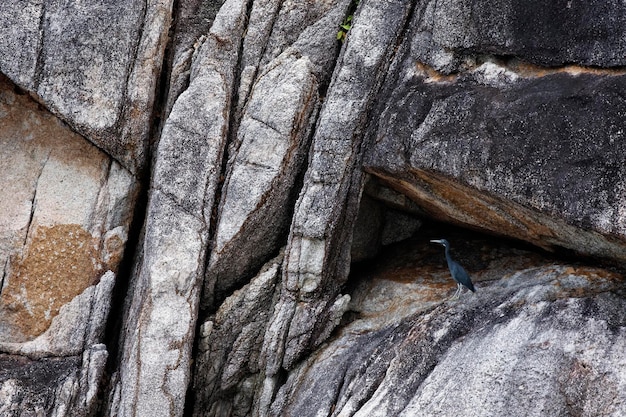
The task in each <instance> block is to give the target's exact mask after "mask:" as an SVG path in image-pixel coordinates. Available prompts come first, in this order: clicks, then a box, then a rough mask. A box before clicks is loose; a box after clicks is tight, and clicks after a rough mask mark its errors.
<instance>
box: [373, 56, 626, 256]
mask: <svg viewBox="0 0 626 417" xmlns="http://www.w3.org/2000/svg"><path fill="white" fill-rule="evenodd" d="M411 62H412V59H411V58H410V57H409V58H407V59H406V61H405V63H404V64H403V65H404V68H407V66H409V65H413V64H411ZM494 67H497V65H495V64H491V65H490V66H488V68H483V70H482V71H478V70H477V71H474V72H470V73H468V74H466V75H464V76H462V77H458V78H454V79H453V80H451V81H442V82H428V81H427V80H426V82H424V81H425V77H426V75H424V74H423V73H417V74H414V76H410V77H405V78H402V79H401V80H398V81H397V82H396V83H392V85H393V87H391V89H393V93H391V95H390V96H389V98H388V101H387V102H388V103H389V106H388V107H386V108H385V111H384V113H383V115H382V116H381V120H380V122H379V123H378V124H377V125H376V127H375V128H374V130H373V131H372V133H371V134H372V135H373V136H374V135H375V136H376V137H377V138H378V140H377V143H376V145H375V146H373V147H372V148H371V149H370V150H369V153H368V156H367V157H366V162H365V168H366V169H367V170H368V171H369V172H372V173H375V174H376V175H378V176H380V177H381V178H383V180H384V181H385V182H386V183H387V184H389V185H390V186H392V187H395V188H396V189H402V190H403V191H404V192H405V193H406V194H407V195H409V196H411V197H412V198H413V199H414V200H415V201H416V202H418V203H420V205H422V206H423V207H424V208H425V209H426V210H427V211H428V212H430V214H431V215H433V216H435V217H438V218H441V219H452V220H453V221H455V222H458V223H460V224H466V225H471V226H472V227H478V228H482V229H486V230H491V231H497V232H498V233H501V234H507V235H509V236H512V237H516V238H522V239H525V240H528V241H530V242H532V243H534V244H536V245H538V246H542V247H545V248H551V247H555V246H562V247H566V248H569V249H573V250H576V251H578V252H580V253H583V254H587V255H594V256H603V257H608V258H614V259H620V260H623V259H624V250H623V243H620V241H621V242H623V241H624V239H625V238H626V217H625V216H624V213H622V211H621V210H620V209H619V207H620V205H621V204H620V203H619V201H623V200H624V198H625V197H626V195H625V194H624V190H625V189H626V182H625V179H626V176H625V172H624V169H623V167H624V166H625V165H624V162H625V160H624V158H623V155H624V149H622V146H623V143H624V141H622V140H620V137H621V136H622V135H623V133H624V132H623V131H622V129H621V127H620V126H621V114H622V113H623V112H624V111H626V110H625V109H626V102H625V101H624V100H623V97H621V96H620V95H619V94H617V93H616V92H617V91H619V90H620V89H621V88H622V84H623V83H624V80H625V78H624V77H623V75H621V74H615V75H606V76H601V77H598V76H595V75H592V74H585V73H582V74H578V75H572V74H568V73H554V74H547V75H545V76H540V77H538V76H534V77H527V76H523V74H519V73H515V72H514V71H513V70H512V69H509V68H500V69H501V71H497V68H494ZM410 71H411V70H410V69H407V70H406V72H405V73H406V74H408V73H409V72H410ZM503 72H508V73H511V72H512V73H513V76H505V78H502V74H503ZM485 77H486V78H487V79H488V80H490V81H493V80H494V77H495V84H494V83H491V82H489V83H486V82H485V79H486V78H485ZM416 83H417V84H416ZM418 84H419V85H420V88H419V90H418V89H416V86H417V85H418ZM450 179H454V180H453V181H451V180H450Z"/></svg>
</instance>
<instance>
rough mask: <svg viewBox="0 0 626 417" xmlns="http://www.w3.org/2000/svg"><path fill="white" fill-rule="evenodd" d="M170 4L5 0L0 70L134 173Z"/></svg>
mask: <svg viewBox="0 0 626 417" xmlns="http://www.w3.org/2000/svg"><path fill="white" fill-rule="evenodd" d="M171 7H172V0H152V1H150V2H139V1H136V0H125V1H122V2H116V3H110V4H102V3H101V2H99V1H87V2H80V3H68V2H63V1H57V0H46V1H35V0H32V1H31V0H29V1H27V2H15V1H10V2H8V3H6V4H4V7H3V9H2V12H0V38H2V41H0V71H1V72H2V73H4V74H6V75H7V76H8V77H9V78H11V80H13V81H14V82H15V83H16V84H18V85H19V86H20V87H22V88H24V89H26V90H28V91H30V92H32V93H34V94H35V95H36V96H37V97H38V98H39V99H40V100H41V102H42V103H44V104H45V105H46V106H47V107H48V108H49V109H50V110H52V111H53V112H54V113H55V114H56V115H57V116H59V117H60V118H61V119H63V120H65V121H66V122H68V123H69V124H70V125H71V126H72V127H73V128H74V129H76V130H77V131H79V132H80V133H81V134H83V135H85V136H87V137H88V138H89V139H90V140H91V141H93V142H94V143H95V144H96V145H97V146H99V147H101V148H102V149H104V150H106V151H107V152H108V153H109V154H110V155H112V156H113V157H114V158H116V159H117V160H118V161H120V162H121V163H122V164H123V165H124V166H125V167H126V168H127V169H129V170H131V171H132V172H137V171H139V170H141V169H142V168H143V166H144V164H145V162H146V157H147V154H146V151H147V147H148V141H149V133H150V118H151V115H152V106H153V103H154V96H155V88H156V82H157V80H158V74H159V71H160V69H161V63H162V58H163V52H164V49H165V42H166V39H167V29H168V28H169V25H170V19H171ZM16 57H18V58H16Z"/></svg>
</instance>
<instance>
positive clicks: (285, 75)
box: [204, 53, 318, 303]
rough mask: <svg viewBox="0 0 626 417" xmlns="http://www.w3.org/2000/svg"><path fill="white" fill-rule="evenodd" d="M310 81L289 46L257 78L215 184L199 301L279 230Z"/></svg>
mask: <svg viewBox="0 0 626 417" xmlns="http://www.w3.org/2000/svg"><path fill="white" fill-rule="evenodd" d="M317 89H318V84H317V80H316V78H315V76H314V75H313V70H312V68H311V63H310V61H309V60H308V58H307V57H302V58H298V57H297V56H295V54H289V53H285V54H283V55H281V56H280V57H279V58H277V59H276V60H275V61H273V65H272V67H271V68H268V69H267V70H266V72H265V73H264V74H263V75H261V76H260V77H259V79H258V80H257V82H256V84H255V87H254V91H253V93H252V96H251V98H250V100H249V101H248V103H247V105H246V109H245V112H244V115H243V118H242V120H241V123H240V125H239V129H238V131H237V136H238V139H237V140H238V142H239V143H240V144H239V146H238V147H237V149H236V151H235V152H236V153H235V154H234V155H232V157H231V160H230V170H229V172H228V175H227V177H226V179H225V182H224V185H223V188H222V201H221V204H220V208H219V214H218V215H219V218H218V221H217V229H216V235H215V236H216V238H215V244H214V246H213V250H212V252H211V259H210V261H209V265H208V269H207V273H206V275H207V276H206V279H205V290H204V297H207V298H208V299H207V300H206V301H205V302H207V303H210V301H211V300H210V299H211V298H212V297H213V296H214V294H215V293H217V296H218V298H219V295H220V294H223V293H224V292H228V290H230V289H232V288H233V287H234V286H235V285H237V284H238V283H239V282H240V281H241V280H242V279H245V278H246V277H248V276H250V274H251V273H253V272H254V271H255V270H257V269H258V268H259V266H260V265H259V264H260V263H262V262H264V261H265V259H266V258H267V257H268V256H271V255H272V254H273V253H275V251H276V248H277V247H278V246H279V243H280V240H281V239H283V238H284V236H285V234H286V232H287V228H288V227H289V224H290V222H291V217H290V214H291V211H292V204H293V200H294V198H295V196H294V195H293V192H292V189H293V187H294V186H295V183H296V179H297V177H298V176H299V175H300V174H301V171H302V167H303V163H304V161H305V156H306V152H307V151H308V146H309V140H310V133H311V127H312V123H313V121H314V120H315V116H316V114H317V113H316V110H317V106H318V95H317Z"/></svg>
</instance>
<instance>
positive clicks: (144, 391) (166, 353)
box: [108, 0, 247, 416]
mask: <svg viewBox="0 0 626 417" xmlns="http://www.w3.org/2000/svg"><path fill="white" fill-rule="evenodd" d="M246 8H247V5H246V2H244V1H240V0H228V1H227V2H226V4H225V6H224V7H223V8H222V9H221V10H220V13H218V15H217V16H216V18H215V21H214V23H213V26H212V28H211V31H210V33H209V35H208V37H207V38H206V40H205V41H204V43H203V45H202V46H201V47H200V49H199V50H198V53H197V56H196V57H195V60H194V63H193V65H192V68H191V79H190V85H189V88H188V89H187V90H185V92H184V93H182V94H181V95H180V97H179V98H178V100H177V101H176V104H175V105H174V107H173V109H172V112H171V113H170V116H169V118H168V120H167V122H166V124H165V126H164V128H163V134H162V137H161V140H160V142H159V145H158V148H157V158H156V162H155V167H154V171H153V178H152V189H151V195H150V200H149V202H148V212H147V217H146V223H145V226H144V228H145V232H144V233H145V239H144V242H143V247H142V248H141V253H140V255H139V258H140V259H139V264H138V267H137V271H136V274H135V276H134V281H133V283H132V288H133V293H132V295H131V297H130V300H129V302H128V306H127V312H126V314H127V319H126V320H127V325H126V326H125V333H124V335H123V339H122V342H121V343H122V358H121V362H120V369H119V373H118V375H117V376H116V379H115V388H114V389H113V391H112V393H111V399H110V402H111V405H110V409H109V410H108V413H109V414H110V415H161V414H165V413H167V414H169V415H172V416H179V415H182V413H183V410H184V404H185V395H186V391H187V385H188V384H189V381H190V373H191V361H192V358H191V351H192V346H193V341H194V333H195V326H196V319H197V314H198V305H199V301H200V290H201V286H202V278H203V273H204V267H205V258H206V254H207V245H208V237H209V227H210V223H211V211H212V209H213V201H214V197H215V192H216V188H217V185H218V180H219V176H220V168H221V164H222V155H223V152H224V147H225V146H226V143H227V140H228V128H229V118H228V116H229V111H230V108H231V101H232V99H233V97H232V92H233V88H234V87H233V83H234V80H235V70H236V65H237V61H238V58H237V57H238V55H237V54H238V50H239V40H240V38H241V35H242V32H243V30H244V21H245V16H246ZM190 112H193V116H190Z"/></svg>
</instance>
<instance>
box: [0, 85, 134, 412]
mask: <svg viewBox="0 0 626 417" xmlns="http://www.w3.org/2000/svg"><path fill="white" fill-rule="evenodd" d="M0 125H1V126H2V128H1V129H0V167H1V169H0V184H1V187H0V264H1V267H0V268H1V269H0V272H1V276H2V281H1V287H0V352H1V353H0V355H1V356H2V358H3V359H2V360H1V362H2V365H0V384H1V387H0V398H2V399H1V400H0V414H2V415H7V416H27V415H54V416H69V415H72V416H79V415H88V413H90V412H93V411H95V407H96V406H97V403H98V396H101V395H102V394H101V391H100V386H101V385H102V382H103V374H104V370H105V365H106V361H107V357H108V352H107V349H106V346H105V345H104V344H102V342H103V340H104V329H105V326H106V323H107V318H108V314H109V309H110V305H111V299H112V291H113V286H114V284H115V273H114V272H113V271H117V270H118V267H119V264H120V261H121V259H122V255H123V252H124V246H125V244H126V241H127V238H128V231H129V227H130V223H131V217H132V210H133V206H134V204H135V196H136V194H137V192H136V190H137V182H136V180H135V178H134V177H133V176H132V175H131V174H130V172H128V171H127V170H126V169H124V168H123V167H121V166H120V165H119V164H118V163H117V162H116V161H115V160H113V159H112V158H110V157H109V156H107V155H106V154H104V153H103V152H102V151H100V150H99V149H97V148H96V147H95V146H93V145H92V144H90V143H89V142H87V141H86V140H85V139H84V138H82V137H80V136H79V135H77V134H76V133H74V132H73V131H71V130H70V129H69V128H68V127H67V126H65V125H64V124H63V123H61V122H60V121H59V120H58V119H57V118H56V117H54V116H52V115H51V114H50V113H49V112H47V111H45V110H43V109H41V108H40V106H39V105H38V104H37V103H35V102H34V101H33V100H32V99H30V98H29V97H28V96H27V95H26V94H25V93H24V92H23V91H21V90H20V89H18V88H17V87H15V86H14V85H12V83H10V82H9V81H8V80H7V79H6V78H4V77H2V78H0ZM81 358H82V359H81Z"/></svg>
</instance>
